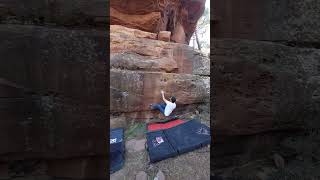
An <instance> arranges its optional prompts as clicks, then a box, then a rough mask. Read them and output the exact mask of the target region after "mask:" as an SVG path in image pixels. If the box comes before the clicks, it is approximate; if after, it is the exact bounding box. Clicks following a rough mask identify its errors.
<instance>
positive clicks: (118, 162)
mask: <svg viewBox="0 0 320 180" xmlns="http://www.w3.org/2000/svg"><path fill="white" fill-rule="evenodd" d="M123 131H124V130H123V128H116V129H110V173H114V172H115V171H118V170H120V169H121V168H122V167H123V165H124V139H123Z"/></svg>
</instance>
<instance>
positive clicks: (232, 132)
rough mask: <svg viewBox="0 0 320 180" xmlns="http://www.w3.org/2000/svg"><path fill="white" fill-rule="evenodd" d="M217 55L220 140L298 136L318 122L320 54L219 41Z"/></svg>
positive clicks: (274, 45) (217, 128)
mask: <svg viewBox="0 0 320 180" xmlns="http://www.w3.org/2000/svg"><path fill="white" fill-rule="evenodd" d="M213 53H214V56H213V58H214V59H215V65H214V68H213V70H214V71H213V74H215V78H214V84H215V92H216V93H215V102H214V103H215V104H216V106H215V108H214V114H215V121H214V132H215V134H216V135H218V136H219V138H220V139H221V138H222V137H223V136H239V135H253V134H259V133H264V132H270V131H281V130H298V129H301V127H304V125H303V123H305V122H306V121H312V120H316V116H314V117H312V114H313V113H314V112H313V110H316V109H318V106H317V100H316V98H315V97H316V96H314V95H313V94H317V92H318V91H319V82H320V81H319V78H317V77H319V74H320V71H319V69H317V68H315V67H317V66H318V64H319V57H320V51H319V50H318V49H311V48H297V47H289V46H285V45H281V44H278V43H270V42H259V41H248V40H231V39H215V42H214V49H213ZM310 115H311V116H310ZM313 118H315V119H313Z"/></svg>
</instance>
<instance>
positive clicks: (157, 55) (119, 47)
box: [110, 25, 210, 76]
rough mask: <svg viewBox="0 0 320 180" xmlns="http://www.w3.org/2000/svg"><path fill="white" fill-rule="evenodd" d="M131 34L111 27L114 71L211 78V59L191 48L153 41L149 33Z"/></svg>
mask: <svg viewBox="0 0 320 180" xmlns="http://www.w3.org/2000/svg"><path fill="white" fill-rule="evenodd" d="M132 31H133V30H131V29H129V28H126V27H123V28H120V27H119V26H113V25H112V26H111V27H110V53H111V54H110V58H111V59H110V61H111V62H110V65H111V67H112V68H120V69H128V70H144V71H152V72H159V71H161V72H171V73H179V74H196V75H204V76H209V75H210V60H209V58H208V57H206V56H205V55H203V54H201V53H199V52H197V51H195V50H193V49H192V48H191V47H189V46H187V45H184V44H178V43H171V42H164V41H158V40H154V39H152V38H150V36H149V35H148V34H149V33H147V32H145V33H146V34H144V35H140V36H137V35H134V34H133V33H131V32H132ZM141 34H143V33H141Z"/></svg>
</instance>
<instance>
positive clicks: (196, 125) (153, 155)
mask: <svg viewBox="0 0 320 180" xmlns="http://www.w3.org/2000/svg"><path fill="white" fill-rule="evenodd" d="M157 138H158V139H157ZM210 142H211V136H210V128H209V127H208V126H206V125H204V124H201V123H200V122H199V121H197V120H190V121H186V122H184V123H182V124H179V125H177V126H174V127H170V128H166V129H161V130H158V131H149V132H148V133H147V145H148V152H149V157H150V162H156V161H160V160H163V159H167V158H169V157H173V156H176V155H179V154H182V153H186V152H190V151H193V150H195V149H197V148H200V147H202V146H206V145H208V144H210Z"/></svg>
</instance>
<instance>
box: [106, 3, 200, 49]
mask: <svg viewBox="0 0 320 180" xmlns="http://www.w3.org/2000/svg"><path fill="white" fill-rule="evenodd" d="M205 1H206V0H161V1H156V0H111V1H110V23H111V24H112V25H114V24H117V25H123V26H127V27H130V28H135V29H140V30H144V31H148V32H153V33H158V32H159V31H170V32H171V40H172V41H174V42H178V43H186V44H188V43H189V41H190V38H191V36H192V34H193V32H194V30H195V27H196V24H197V21H198V19H199V18H200V17H201V15H202V14H203V11H204V8H205Z"/></svg>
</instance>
